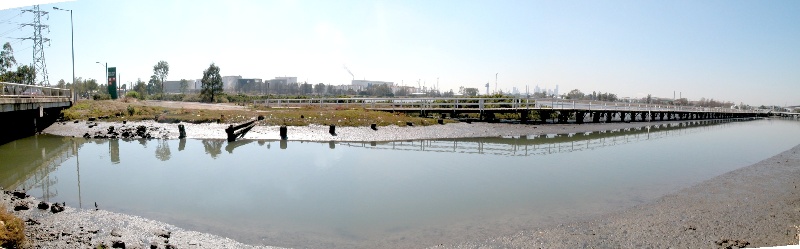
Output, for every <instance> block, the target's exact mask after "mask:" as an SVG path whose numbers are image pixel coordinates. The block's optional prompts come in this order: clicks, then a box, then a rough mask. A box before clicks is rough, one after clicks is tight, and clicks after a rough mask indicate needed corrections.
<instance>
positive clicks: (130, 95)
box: [125, 91, 142, 99]
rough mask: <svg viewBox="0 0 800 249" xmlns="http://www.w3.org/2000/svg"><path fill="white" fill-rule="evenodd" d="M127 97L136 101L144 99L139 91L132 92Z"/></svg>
mask: <svg viewBox="0 0 800 249" xmlns="http://www.w3.org/2000/svg"><path fill="white" fill-rule="evenodd" d="M125 97H128V98H134V99H142V95H140V94H139V92H137V91H130V92H128V93H126V94H125Z"/></svg>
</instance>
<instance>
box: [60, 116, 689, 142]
mask: <svg viewBox="0 0 800 249" xmlns="http://www.w3.org/2000/svg"><path fill="white" fill-rule="evenodd" d="M682 122H685V121H659V122H633V123H600V124H545V125H519V124H490V123H472V124H468V123H454V124H446V125H430V126H412V127H407V126H404V127H400V126H394V125H392V126H382V127H377V129H376V130H373V129H371V128H370V127H366V126H365V127H336V128H335V134H331V133H330V132H329V127H328V126H321V125H309V126H289V127H287V129H288V130H287V136H288V140H296V141H350V142H369V141H398V140H416V139H440V138H474V137H499V136H526V135H542V134H565V133H578V132H593V131H606V130H617V129H629V128H638V127H643V126H648V125H659V124H674V123H682ZM181 124H182V125H184V127H185V129H186V135H187V138H198V139H209V138H214V139H225V138H226V137H227V135H226V133H225V128H227V127H228V124H216V123H206V124H188V123H181ZM178 125H179V124H165V123H157V122H154V121H137V122H126V123H125V124H123V123H122V122H94V121H77V122H60V123H55V124H53V125H51V126H50V127H48V128H47V129H45V130H44V133H47V134H52V135H59V136H71V137H81V136H85V137H93V138H113V137H117V138H119V137H122V136H123V135H124V132H128V133H129V135H134V136H135V137H136V138H139V137H141V136H139V135H144V136H145V137H149V138H166V139H177V138H178V136H179V135H180V133H179V131H178ZM244 139H274V140H279V139H281V137H280V133H279V126H262V125H257V126H255V127H254V128H253V129H252V130H251V131H250V132H248V133H247V134H246V135H245V136H244Z"/></svg>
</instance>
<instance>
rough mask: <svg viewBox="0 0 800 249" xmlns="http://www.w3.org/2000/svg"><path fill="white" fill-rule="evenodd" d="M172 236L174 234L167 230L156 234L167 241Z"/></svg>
mask: <svg viewBox="0 0 800 249" xmlns="http://www.w3.org/2000/svg"><path fill="white" fill-rule="evenodd" d="M170 235H172V232H169V231H166V230H161V231H158V232H156V236H158V237H161V238H165V239H169V236H170Z"/></svg>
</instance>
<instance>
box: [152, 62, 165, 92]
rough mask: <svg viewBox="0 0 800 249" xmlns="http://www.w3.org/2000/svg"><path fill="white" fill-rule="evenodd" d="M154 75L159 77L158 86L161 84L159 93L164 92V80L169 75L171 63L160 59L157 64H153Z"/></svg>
mask: <svg viewBox="0 0 800 249" xmlns="http://www.w3.org/2000/svg"><path fill="white" fill-rule="evenodd" d="M153 75H154V76H156V79H158V86H159V89H158V90H159V93H162V94H163V93H164V80H166V79H167V75H169V63H167V62H166V61H159V62H158V63H157V64H156V65H155V66H153Z"/></svg>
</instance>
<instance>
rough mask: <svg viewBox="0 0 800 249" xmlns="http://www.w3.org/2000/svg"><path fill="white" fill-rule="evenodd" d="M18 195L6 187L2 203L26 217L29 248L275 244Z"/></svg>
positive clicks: (18, 193) (19, 215)
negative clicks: (241, 240) (186, 228)
mask: <svg viewBox="0 0 800 249" xmlns="http://www.w3.org/2000/svg"><path fill="white" fill-rule="evenodd" d="M19 195H24V194H23V193H20V192H16V193H14V192H9V191H3V195H2V200H0V201H1V202H2V204H0V205H4V206H5V207H7V208H8V209H9V211H10V210H15V211H12V212H13V213H14V214H15V215H17V216H18V217H19V218H21V219H22V220H23V221H25V235H26V237H27V239H28V242H29V243H28V245H29V246H30V248H97V247H98V246H100V245H105V246H106V247H107V248H275V247H254V246H249V245H245V244H242V243H239V242H236V241H234V240H231V239H228V238H223V237H220V236H216V235H211V234H206V233H200V232H195V231H187V230H184V229H181V228H178V227H175V226H172V225H169V224H166V223H163V222H159V221H154V220H148V219H144V218H141V217H138V216H132V215H125V214H119V213H113V212H108V211H104V210H86V209H84V210H81V209H77V208H72V207H64V206H60V205H58V204H56V205H58V206H56V207H54V206H53V203H46V204H42V203H43V202H41V201H39V200H36V199H34V198H33V197H24V198H17V197H22V196H19ZM15 196H17V197H15ZM40 205H41V206H40ZM59 207H60V208H63V211H59V209H60V208H59Z"/></svg>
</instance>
